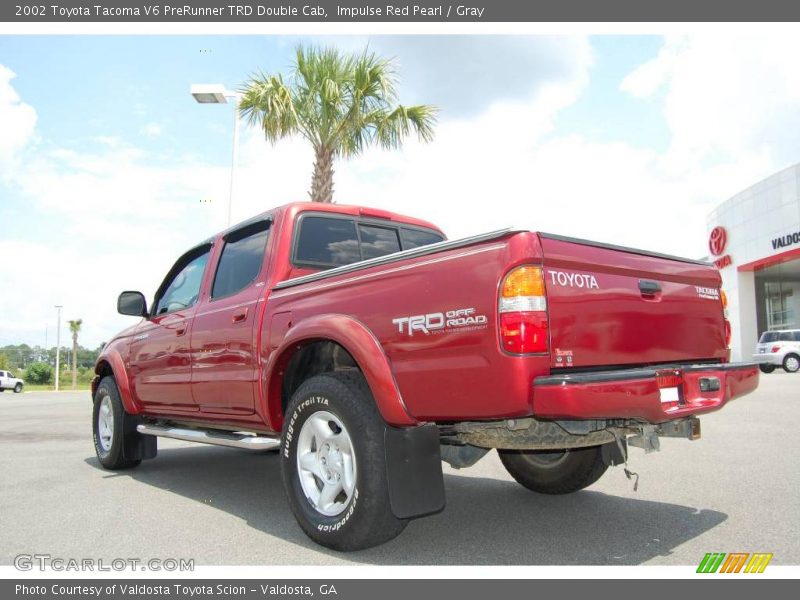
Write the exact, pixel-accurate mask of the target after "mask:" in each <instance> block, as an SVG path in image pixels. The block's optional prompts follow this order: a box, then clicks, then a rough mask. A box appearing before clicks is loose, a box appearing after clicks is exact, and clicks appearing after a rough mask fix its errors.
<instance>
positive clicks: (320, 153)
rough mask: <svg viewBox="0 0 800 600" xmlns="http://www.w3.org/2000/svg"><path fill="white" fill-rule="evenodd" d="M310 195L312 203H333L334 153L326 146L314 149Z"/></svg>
mask: <svg viewBox="0 0 800 600" xmlns="http://www.w3.org/2000/svg"><path fill="white" fill-rule="evenodd" d="M308 195H309V196H311V201H312V202H327V203H329V204H330V203H331V202H333V152H332V151H331V150H329V149H328V148H326V147H325V146H320V147H318V148H315V149H314V173H313V174H312V175H311V191H310V192H308Z"/></svg>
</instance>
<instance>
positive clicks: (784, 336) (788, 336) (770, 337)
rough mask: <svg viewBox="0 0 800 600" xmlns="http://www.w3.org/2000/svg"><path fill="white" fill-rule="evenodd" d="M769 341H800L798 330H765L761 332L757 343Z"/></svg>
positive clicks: (767, 342) (799, 331)
mask: <svg viewBox="0 0 800 600" xmlns="http://www.w3.org/2000/svg"><path fill="white" fill-rule="evenodd" d="M771 342H800V330H795V331H765V332H764V333H762V334H761V339H759V340H758V343H759V344H769V343H771Z"/></svg>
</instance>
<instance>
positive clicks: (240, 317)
mask: <svg viewBox="0 0 800 600" xmlns="http://www.w3.org/2000/svg"><path fill="white" fill-rule="evenodd" d="M246 318H247V309H246V308H245V309H244V310H241V311H239V312H235V313H233V317H231V322H233V323H241V322H242V321H244V320H245V319H246Z"/></svg>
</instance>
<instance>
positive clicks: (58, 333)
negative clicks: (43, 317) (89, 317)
mask: <svg viewBox="0 0 800 600" xmlns="http://www.w3.org/2000/svg"><path fill="white" fill-rule="evenodd" d="M62 308H64V307H63V306H61V305H60V304H56V309H58V325H57V326H56V391H58V372H59V370H60V369H59V367H60V366H61V365H60V362H61V309H62Z"/></svg>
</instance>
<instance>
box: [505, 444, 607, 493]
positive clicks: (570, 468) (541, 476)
mask: <svg viewBox="0 0 800 600" xmlns="http://www.w3.org/2000/svg"><path fill="white" fill-rule="evenodd" d="M498 454H499V455H500V460H501V461H502V463H503V466H504V467H505V468H506V470H507V471H508V472H509V474H510V475H511V476H512V477H513V478H514V479H515V480H516V481H517V482H518V483H519V484H520V485H522V486H524V487H526V488H528V489H529V490H533V491H534V492H539V493H540V494H571V493H572V492H577V491H578V490H582V489H583V488H585V487H588V486H590V485H592V484H593V483H594V482H595V481H597V480H598V479H600V477H602V476H603V473H605V472H606V469H608V465H607V464H606V463H605V462H604V461H603V457H602V452H601V446H593V447H591V448H577V449H572V450H498Z"/></svg>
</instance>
